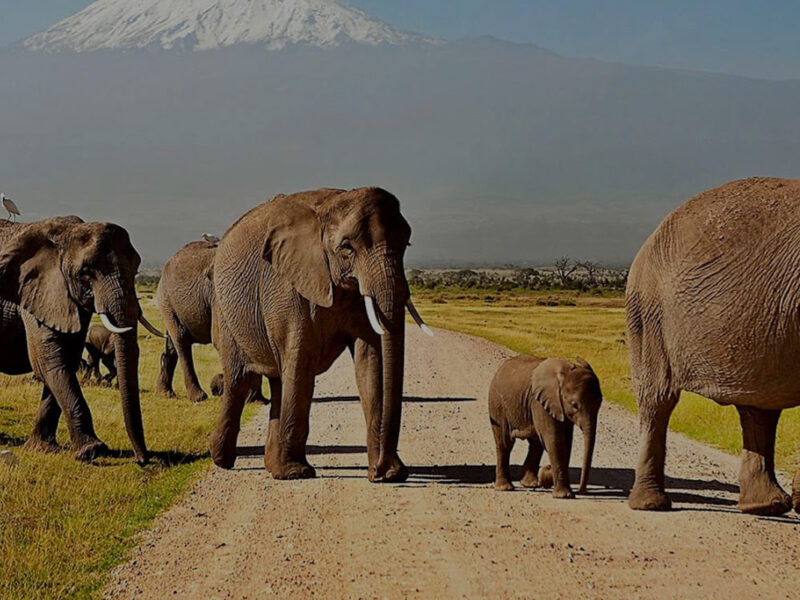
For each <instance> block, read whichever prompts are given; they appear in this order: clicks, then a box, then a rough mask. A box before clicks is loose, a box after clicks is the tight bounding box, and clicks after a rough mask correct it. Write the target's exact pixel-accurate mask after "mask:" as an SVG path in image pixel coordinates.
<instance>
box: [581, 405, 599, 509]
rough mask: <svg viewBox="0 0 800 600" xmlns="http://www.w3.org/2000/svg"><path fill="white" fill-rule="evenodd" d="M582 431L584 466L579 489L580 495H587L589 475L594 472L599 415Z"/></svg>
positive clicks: (582, 428)
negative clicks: (593, 464) (593, 461)
mask: <svg viewBox="0 0 800 600" xmlns="http://www.w3.org/2000/svg"><path fill="white" fill-rule="evenodd" d="M581 431H583V466H582V468H581V483H580V486H579V487H578V493H579V494H585V493H586V488H587V486H588V485H589V473H590V471H591V470H592V457H593V456H594V440H595V435H596V433H597V415H595V416H593V417H592V418H591V420H590V421H589V423H588V424H587V425H584V426H583V427H581Z"/></svg>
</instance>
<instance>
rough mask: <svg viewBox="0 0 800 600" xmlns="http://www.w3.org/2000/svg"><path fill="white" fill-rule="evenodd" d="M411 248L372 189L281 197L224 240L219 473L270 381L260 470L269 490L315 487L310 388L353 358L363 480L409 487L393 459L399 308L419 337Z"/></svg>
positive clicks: (218, 291) (214, 445)
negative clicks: (301, 481) (344, 357)
mask: <svg viewBox="0 0 800 600" xmlns="http://www.w3.org/2000/svg"><path fill="white" fill-rule="evenodd" d="M410 237H411V228H410V227H409V225H408V223H407V222H406V220H405V219H404V218H403V215H402V214H401V212H400V204H399V202H398V201H397V199H396V198H395V197H394V196H393V195H391V194H390V193H388V192H386V191H384V190H382V189H379V188H361V189H355V190H350V191H345V190H334V189H321V190H316V191H310V192H302V193H299V194H294V195H291V196H283V195H281V196H277V197H275V198H273V199H272V200H271V201H269V202H266V203H264V204H262V205H260V206H257V207H256V208H254V209H252V210H251V211H250V212H248V213H247V214H245V215H244V216H243V217H241V218H240V219H239V220H238V221H237V222H236V223H235V224H234V225H233V226H232V227H231V228H230V229H229V230H228V231H227V233H226V234H225V236H224V237H223V239H222V241H221V242H220V245H219V248H218V249H217V256H216V258H215V261H214V289H215V297H214V307H213V317H214V318H213V338H214V344H215V345H216V347H217V349H218V350H219V353H220V357H221V359H222V365H223V371H224V378H225V390H224V394H223V407H222V412H221V414H220V417H219V421H218V423H217V426H216V429H215V431H214V433H213V435H212V439H211V456H212V458H213V460H214V462H215V463H216V464H217V465H218V466H221V467H224V468H231V467H232V466H233V464H234V461H235V460H236V439H237V436H238V433H239V426H240V418H241V412H242V407H243V405H244V401H245V398H246V396H247V392H248V390H249V389H250V388H251V387H252V386H253V385H254V384H255V382H256V380H257V378H259V377H261V376H265V377H267V378H268V379H269V383H270V389H271V406H270V423H269V430H268V437H267V443H266V452H265V458H264V461H265V465H266V467H267V469H268V470H269V471H270V472H271V473H272V475H273V477H275V478H276V479H296V478H307V477H313V476H314V475H315V471H314V469H313V467H312V466H311V465H310V464H309V463H308V461H307V459H306V440H307V437H308V428H309V411H310V407H311V400H312V397H313V394H314V380H315V377H316V376H317V375H318V374H320V373H323V372H324V371H326V370H327V369H328V368H329V367H330V365H331V364H332V363H333V361H334V360H336V358H337V357H338V356H339V355H340V354H341V353H342V352H343V351H344V350H346V349H349V351H350V353H351V355H352V356H353V360H354V363H355V370H356V381H357V385H358V390H359V395H360V397H361V401H362V405H363V408H364V415H365V418H366V424H367V457H368V461H369V479H370V481H403V480H405V479H406V477H407V476H408V470H407V469H406V467H405V465H404V464H403V462H402V461H401V460H400V457H399V455H398V452H397V446H398V439H399V435H400V419H401V411H402V405H401V402H402V393H403V362H404V351H405V310H406V307H408V309H409V311H410V312H411V314H412V316H413V317H414V318H415V320H416V321H417V322H418V323H419V325H420V326H421V327H423V328H425V325H424V323H423V322H422V319H421V318H420V317H419V314H418V313H417V311H416V309H414V307H413V304H412V303H411V300H410V297H409V290H408V283H407V282H406V278H405V273H404V269H403V256H404V254H405V251H406V247H407V246H408V242H409V238H410ZM426 329H427V328H426Z"/></svg>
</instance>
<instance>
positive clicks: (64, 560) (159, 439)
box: [0, 287, 800, 600]
mask: <svg viewBox="0 0 800 600" xmlns="http://www.w3.org/2000/svg"><path fill="white" fill-rule="evenodd" d="M153 293H154V289H153V288H152V287H144V288H142V289H140V297H141V298H142V306H143V308H144V310H145V313H146V316H147V318H148V319H149V320H150V321H151V322H153V323H154V324H156V325H158V326H160V325H161V322H160V318H159V316H158V312H157V310H156V309H155V306H154V305H153V303H152V302H151V300H152V297H153ZM413 295H414V298H415V302H416V304H417V307H418V308H419V309H420V312H422V313H423V314H424V315H425V317H426V320H427V321H428V322H429V324H431V325H433V326H434V327H438V328H442V329H450V330H453V331H458V332H461V333H464V334H468V335H471V336H476V337H482V338H485V339H487V340H489V341H491V342H494V343H496V344H500V345H502V346H505V347H507V348H509V349H510V350H512V351H514V352H521V353H529V354H535V355H540V356H563V357H571V358H572V357H577V356H580V357H582V358H585V359H586V360H588V361H589V362H590V363H591V364H592V366H593V367H594V369H595V371H596V372H597V373H598V375H599V377H600V380H601V382H602V388H603V393H604V397H605V400H606V401H607V402H610V403H613V404H616V405H619V406H621V407H623V408H624V409H627V410H629V411H634V410H635V400H634V397H633V393H632V391H631V386H630V371H629V367H628V356H627V345H626V335H625V309H624V298H623V295H622V293H621V292H608V291H604V292H597V293H581V292H577V291H530V290H505V291H496V290H480V291H478V290H470V289H461V288H457V287H440V288H435V289H415V290H413ZM139 342H140V347H141V359H140V385H141V388H142V396H141V398H142V412H143V416H144V420H145V431H146V436H147V440H148V445H149V447H150V448H151V449H152V450H153V451H154V454H155V456H154V460H153V461H152V462H151V464H150V465H148V466H147V467H145V468H140V467H138V466H137V465H136V464H135V463H134V462H133V461H132V459H131V457H130V454H129V453H128V451H127V448H128V441H127V437H126V434H125V429H124V424H123V421H122V413H121V409H120V405H119V397H118V393H117V391H116V390H115V389H113V388H110V387H103V386H100V385H89V384H84V392H85V396H86V398H87V401H88V403H89V405H90V407H91V409H92V414H93V416H94V421H95V428H96V430H97V432H98V435H99V436H100V438H101V439H103V440H104V441H105V442H106V443H107V444H108V445H109V447H110V448H112V449H117V450H115V454H113V455H112V456H110V457H106V458H102V459H100V460H97V461H95V462H94V463H92V464H90V465H85V464H81V463H78V462H76V461H75V460H74V459H73V457H72V454H71V452H69V451H68V450H66V449H65V450H63V451H62V452H59V453H55V454H41V453H37V452H30V451H27V450H26V449H25V448H24V447H23V444H24V442H25V439H26V438H27V436H28V434H29V433H30V430H31V428H32V425H33V419H34V415H35V413H36V409H37V405H38V401H39V395H40V393H41V388H40V385H39V384H38V383H36V382H35V381H33V380H32V379H31V378H30V377H28V376H19V377H9V376H0V449H10V450H12V452H13V453H14V455H15V456H16V458H17V459H18V464H17V465H16V466H8V465H4V464H0V598H2V599H3V600H15V599H21V598H93V597H99V596H100V595H101V593H102V587H103V585H104V583H105V581H106V577H107V574H108V572H109V571H110V570H111V569H112V568H113V567H114V566H116V565H118V564H120V563H122V562H124V561H125V560H127V559H129V558H130V557H131V553H132V549H133V548H134V546H135V545H136V544H137V543H138V538H137V534H138V533H140V532H141V531H143V530H145V529H147V528H148V526H149V525H150V524H151V523H152V521H153V519H154V518H155V517H156V516H157V515H159V514H160V513H162V512H163V511H164V510H165V509H166V508H168V507H169V506H170V505H172V504H174V503H175V502H177V501H179V500H180V499H181V498H182V497H185V495H186V494H187V493H188V492H189V490H190V489H191V487H192V485H193V484H194V483H195V482H197V481H198V480H199V479H200V478H201V477H203V475H204V474H205V473H207V472H208V471H209V470H210V469H211V468H212V466H211V462H210V459H209V458H208V437H209V434H210V431H211V429H212V427H213V424H214V421H215V418H216V413H217V410H218V408H219V401H218V399H215V398H210V399H209V400H208V401H206V402H204V403H201V404H190V403H189V402H188V401H187V400H186V399H185V391H184V388H183V383H182V377H181V376H180V370H178V372H177V373H176V378H175V385H176V392H177V394H178V398H167V397H163V396H159V395H157V394H155V393H154V391H153V389H154V382H155V380H156V374H157V371H158V368H159V359H160V355H161V351H162V347H163V341H162V340H160V339H157V338H154V337H152V336H150V335H149V334H147V333H146V332H144V333H143V332H141V331H140V338H139ZM194 354H195V359H196V366H197V370H198V373H199V375H200V380H201V382H202V384H203V385H204V387H206V388H207V386H208V382H209V381H210V379H211V377H212V376H213V375H214V374H215V373H216V372H217V371H218V370H219V363H218V359H217V356H216V353H215V351H214V350H213V348H211V347H210V346H205V347H204V346H195V350H194ZM488 383H489V382H488V381H487V382H486V385H487V388H488ZM265 392H266V390H265ZM485 400H486V399H485V397H479V398H477V402H478V403H485ZM259 409H260V406H257V405H250V406H248V408H247V409H246V412H245V419H252V417H253V415H255V414H256V412H257V411H258V410H259ZM453 425H454V426H457V425H458V423H454V424H453ZM671 427H672V428H673V429H674V430H677V431H680V432H683V433H684V434H686V435H687V436H689V437H690V438H694V439H696V440H699V441H702V442H705V443H707V444H710V445H712V446H715V447H717V448H719V449H721V450H723V451H725V452H727V453H730V454H738V453H739V452H740V451H741V429H740V427H739V422H738V416H737V413H736V410H735V409H733V408H731V407H727V408H725V407H720V406H717V405H716V404H714V403H712V402H710V401H708V400H705V399H702V398H698V397H695V396H693V395H690V394H684V395H683V397H682V400H681V402H680V403H679V405H678V408H677V409H676V411H675V413H674V415H673V417H672V421H671ZM486 436H487V438H488V437H490V436H491V433H490V431H489V429H488V423H487V429H486ZM797 439H800V412H797V411H795V410H790V411H786V412H785V413H784V415H783V418H782V420H781V424H780V427H779V431H778V446H777V449H776V461H777V466H778V468H779V469H781V470H782V471H784V472H785V473H789V472H793V470H794V467H795V465H796V462H797V459H798V448H797V447H796V445H795V444H796V442H795V441H796V440H797ZM67 440H68V437H67V434H66V430H65V428H64V427H63V424H62V427H61V429H60V431H59V441H60V442H61V443H62V444H65V445H66V443H67ZM493 461H494V455H493V454H487V455H486V456H485V464H486V465H489V466H491V465H493ZM620 466H623V467H626V468H633V467H634V465H633V464H626V465H620ZM668 468H669V466H668ZM411 469H412V473H413V464H412V465H411ZM490 487H491V486H490V484H488V483H487V484H486V488H487V489H486V494H493V493H494V492H492V491H491V490H490V489H489V488H490ZM265 502H266V499H265ZM740 518H742V519H746V518H747V517H744V516H741V517H740ZM571 556H572V555H571V554H570V562H572V559H571Z"/></svg>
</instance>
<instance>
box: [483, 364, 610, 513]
mask: <svg viewBox="0 0 800 600" xmlns="http://www.w3.org/2000/svg"><path fill="white" fill-rule="evenodd" d="M602 401H603V396H602V394H601V392H600V382H599V381H598V379H597V376H596V375H595V374H594V371H593V370H592V367H590V366H589V363H587V362H586V361H584V360H581V359H578V361H577V363H576V364H572V363H570V362H569V361H566V360H562V359H558V358H547V359H544V358H536V357H534V356H526V355H521V356H516V357H514V358H510V359H508V360H506V361H505V362H504V363H503V364H502V365H500V368H499V369H498V371H497V374H496V375H495V376H494V379H492V385H491V387H490V388H489V420H490V421H491V423H492V431H493V432H494V441H495V444H496V446H497V475H496V477H495V483H494V487H495V489H496V490H500V491H506V490H512V489H514V486H513V485H511V473H510V469H509V459H510V457H511V449H512V448H513V446H514V440H515V439H525V440H528V456H527V458H526V459H525V465H524V474H523V477H522V482H521V483H522V485H523V486H525V487H536V486H538V485H539V478H538V477H537V474H536V472H537V471H538V469H539V461H540V460H541V458H542V452H543V451H544V450H547V454H548V455H549V457H550V463H551V466H552V475H553V496H554V497H556V498H574V497H575V494H573V493H572V489H571V488H570V486H569V458H570V454H571V452H572V429H573V425H578V427H580V428H581V430H582V431H583V437H584V456H583V469H582V471H581V483H580V488H579V489H578V493H580V494H585V493H586V485H587V484H588V482H589V471H590V470H591V467H592V454H593V453H594V439H595V433H596V432H597V413H598V412H599V410H600V404H601V403H602Z"/></svg>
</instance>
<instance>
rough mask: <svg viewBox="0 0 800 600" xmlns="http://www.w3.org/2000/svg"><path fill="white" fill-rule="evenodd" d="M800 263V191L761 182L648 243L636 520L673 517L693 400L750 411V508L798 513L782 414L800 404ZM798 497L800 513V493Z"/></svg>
mask: <svg viewBox="0 0 800 600" xmlns="http://www.w3.org/2000/svg"><path fill="white" fill-rule="evenodd" d="M799 258H800V180H787V179H765V178H752V179H745V180H742V181H735V182H732V183H729V184H727V185H723V186H722V187H719V188H716V189H713V190H710V191H707V192H705V193H703V194H700V195H699V196H697V197H695V198H693V199H691V200H690V201H689V202H687V203H686V204H684V205H683V206H681V207H680V208H678V209H677V210H676V211H675V212H673V213H672V214H671V215H669V216H668V217H667V218H666V219H665V220H664V222H663V223H661V225H660V226H659V227H658V229H657V230H656V231H655V232H654V233H653V235H651V236H650V238H649V239H648V240H647V241H646V242H645V244H644V246H643V247H642V249H641V250H640V251H639V254H638V255H637V256H636V259H635V260H634V262H633V266H632V267H631V271H630V277H629V281H628V289H627V295H626V303H627V311H628V335H629V339H630V354H631V367H632V371H633V384H634V388H635V391H636V396H637V402H638V406H639V420H640V436H641V440H640V442H641V449H640V455H639V464H638V467H637V469H636V481H635V484H634V486H633V489H632V491H631V494H630V497H629V499H628V502H629V504H630V506H631V507H632V508H635V509H645V510H659V509H661V510H664V509H669V508H670V499H669V497H668V496H667V495H666V492H665V489H664V461H665V445H666V436H667V425H668V423H669V418H670V415H671V413H672V410H673V409H674V408H675V405H676V404H677V402H678V398H679V395H680V392H681V391H682V390H685V391H690V392H695V393H697V394H700V395H703V396H705V397H707V398H711V399H713V400H715V401H716V402H718V403H719V404H723V405H734V406H736V409H737V410H738V411H739V418H740V421H741V426H742V434H743V440H744V449H743V452H742V461H741V468H740V472H739V481H740V495H739V508H740V509H741V510H742V511H744V512H748V513H756V514H768V515H777V514H782V513H784V512H786V511H787V510H789V509H790V508H791V499H790V498H789V496H788V495H787V494H786V492H784V491H783V490H782V489H781V487H780V485H778V482H777V481H776V479H775V470H774V448H775V430H776V427H777V424H778V418H779V417H780V414H781V411H782V410H783V409H786V408H790V407H793V406H797V405H798V404H800V377H798V374H799V373H800V262H798V259H799ZM795 481H797V479H796V480H795ZM794 493H795V499H796V500H795V509H798V508H800V505H799V504H800V503H798V499H800V495H799V494H800V490H798V487H797V484H795V490H794Z"/></svg>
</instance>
